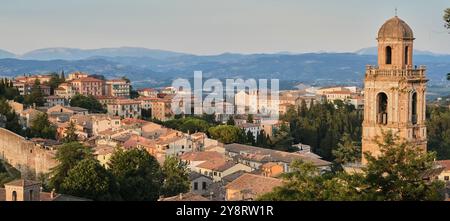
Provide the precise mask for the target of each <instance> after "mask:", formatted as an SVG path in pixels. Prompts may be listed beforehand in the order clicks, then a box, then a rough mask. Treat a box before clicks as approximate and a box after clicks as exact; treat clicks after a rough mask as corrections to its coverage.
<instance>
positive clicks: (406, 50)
mask: <svg viewBox="0 0 450 221" xmlns="http://www.w3.org/2000/svg"><path fill="white" fill-rule="evenodd" d="M408 50H409V47H408V46H406V47H405V65H408V59H409V57H408V54H409V53H408Z"/></svg>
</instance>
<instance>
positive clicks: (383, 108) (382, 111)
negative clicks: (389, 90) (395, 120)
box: [377, 93, 388, 124]
mask: <svg viewBox="0 0 450 221" xmlns="http://www.w3.org/2000/svg"><path fill="white" fill-rule="evenodd" d="M387 105H388V97H387V95H386V94H385V93H379V94H378V95H377V123H378V124H387V122H388V113H387Z"/></svg>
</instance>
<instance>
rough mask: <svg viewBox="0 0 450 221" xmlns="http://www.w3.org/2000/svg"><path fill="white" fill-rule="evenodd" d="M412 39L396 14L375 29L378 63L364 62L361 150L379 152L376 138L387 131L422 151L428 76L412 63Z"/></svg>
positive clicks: (375, 153)
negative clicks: (376, 32) (372, 64)
mask: <svg viewBox="0 0 450 221" xmlns="http://www.w3.org/2000/svg"><path fill="white" fill-rule="evenodd" d="M414 39H415V38H414V35H413V31H412V29H411V28H410V27H409V26H408V24H406V23H405V22H404V21H403V20H401V19H400V18H398V17H397V16H395V17H393V18H391V19H389V20H388V21H386V22H385V23H384V24H383V26H381V28H380V30H379V31H378V38H377V40H378V66H367V68H366V74H365V81H364V121H363V134H362V152H363V153H364V152H369V153H371V154H372V155H374V156H377V155H379V154H380V150H379V147H378V145H377V142H376V141H377V139H382V138H383V133H385V132H388V131H392V133H394V134H397V135H398V136H399V137H400V138H401V139H405V140H407V141H409V142H411V143H413V144H415V145H417V146H419V147H420V148H421V149H422V150H423V151H426V147H427V131H426V125H425V107H426V101H425V100H426V99H425V92H426V84H427V81H428V80H427V79H426V75H425V67H424V66H419V67H417V66H415V65H413V42H414ZM362 163H363V164H365V163H366V160H365V159H364V156H363V159H362Z"/></svg>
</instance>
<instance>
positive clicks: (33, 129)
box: [28, 113, 56, 139]
mask: <svg viewBox="0 0 450 221" xmlns="http://www.w3.org/2000/svg"><path fill="white" fill-rule="evenodd" d="M28 136H29V137H39V138H46V139H55V138H56V126H54V125H53V124H52V123H51V122H50V121H49V120H48V115H47V114H46V113H41V114H38V115H37V116H36V117H35V118H34V119H33V120H32V122H31V126H30V130H29V133H28Z"/></svg>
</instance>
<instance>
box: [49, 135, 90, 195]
mask: <svg viewBox="0 0 450 221" xmlns="http://www.w3.org/2000/svg"><path fill="white" fill-rule="evenodd" d="M55 158H56V160H58V162H59V164H58V165H57V166H56V167H54V168H52V170H51V172H50V174H51V176H50V177H51V178H50V186H51V187H52V188H54V189H55V190H56V191H59V190H60V187H61V184H62V183H63V181H64V179H65V178H66V177H67V175H68V173H69V170H71V169H72V168H74V167H75V166H76V165H77V164H78V162H80V161H82V160H84V159H90V158H93V156H92V152H91V150H90V149H89V148H87V147H85V146H83V145H82V144H80V143H78V142H72V143H66V144H63V145H61V146H60V147H59V148H58V149H57V151H56V156H55Z"/></svg>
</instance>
